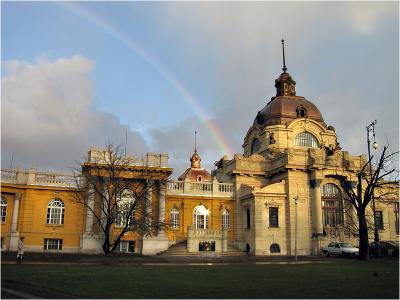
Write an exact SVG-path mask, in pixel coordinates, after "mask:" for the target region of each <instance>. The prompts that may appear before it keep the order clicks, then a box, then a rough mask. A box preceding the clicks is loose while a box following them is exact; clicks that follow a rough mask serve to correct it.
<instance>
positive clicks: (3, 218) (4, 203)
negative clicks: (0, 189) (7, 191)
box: [1, 196, 7, 222]
mask: <svg viewBox="0 0 400 300" xmlns="http://www.w3.org/2000/svg"><path fill="white" fill-rule="evenodd" d="M6 217H7V200H6V199H5V198H4V197H3V196H1V222H5V221H6Z"/></svg>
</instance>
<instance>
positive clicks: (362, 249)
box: [358, 208, 369, 260]
mask: <svg viewBox="0 0 400 300" xmlns="http://www.w3.org/2000/svg"><path fill="white" fill-rule="evenodd" d="M358 234H359V239H360V241H359V255H358V259H360V260H367V259H369V241H368V226H367V219H366V218H365V210H363V209H362V208H361V209H359V211H358Z"/></svg>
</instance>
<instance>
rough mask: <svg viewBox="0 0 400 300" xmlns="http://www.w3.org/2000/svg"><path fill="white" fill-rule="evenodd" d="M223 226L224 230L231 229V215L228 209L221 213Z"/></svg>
mask: <svg viewBox="0 0 400 300" xmlns="http://www.w3.org/2000/svg"><path fill="white" fill-rule="evenodd" d="M221 224H222V228H224V229H229V228H231V214H230V212H229V210H227V209H224V210H223V211H222V213H221Z"/></svg>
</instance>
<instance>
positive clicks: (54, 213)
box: [46, 198, 64, 225]
mask: <svg viewBox="0 0 400 300" xmlns="http://www.w3.org/2000/svg"><path fill="white" fill-rule="evenodd" d="M46 223H47V224H59V225H61V224H64V202H63V201H62V200H61V199H59V198H55V199H53V200H51V201H50V202H49V204H48V205H47V218H46Z"/></svg>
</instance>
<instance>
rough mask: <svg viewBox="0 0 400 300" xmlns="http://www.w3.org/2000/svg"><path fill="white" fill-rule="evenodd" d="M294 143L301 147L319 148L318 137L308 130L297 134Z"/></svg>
mask: <svg viewBox="0 0 400 300" xmlns="http://www.w3.org/2000/svg"><path fill="white" fill-rule="evenodd" d="M294 145H295V146H300V147H309V148H319V142H318V140H317V138H316V137H315V136H314V135H312V134H311V133H309V132H307V131H305V132H302V133H299V134H298V135H297V136H296V138H295V139H294Z"/></svg>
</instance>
